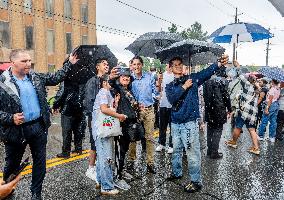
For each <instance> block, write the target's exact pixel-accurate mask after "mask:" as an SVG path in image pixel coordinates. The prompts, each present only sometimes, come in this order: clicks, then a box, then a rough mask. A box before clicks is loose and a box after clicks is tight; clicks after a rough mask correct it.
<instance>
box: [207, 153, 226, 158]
mask: <svg viewBox="0 0 284 200" xmlns="http://www.w3.org/2000/svg"><path fill="white" fill-rule="evenodd" d="M210 158H211V159H221V158H223V154H222V153H219V152H217V153H212V154H211V155H210Z"/></svg>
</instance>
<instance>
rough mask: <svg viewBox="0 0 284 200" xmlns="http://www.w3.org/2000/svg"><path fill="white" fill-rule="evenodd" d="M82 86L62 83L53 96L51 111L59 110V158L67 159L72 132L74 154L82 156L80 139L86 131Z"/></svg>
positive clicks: (67, 82) (68, 82)
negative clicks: (60, 140)
mask: <svg viewBox="0 0 284 200" xmlns="http://www.w3.org/2000/svg"><path fill="white" fill-rule="evenodd" d="M84 89H85V88H84V85H83V84H82V85H78V84H77V83H74V82H71V81H64V82H63V83H61V85H60V89H59V90H58V92H57V94H56V96H55V102H54V104H53V109H54V110H57V109H60V112H61V127H62V138H63V146H62V153H60V154H58V155H57V157H59V158H69V157H70V152H71V141H72V132H73V135H74V146H75V150H74V151H73V152H74V153H77V154H82V139H83V136H84V132H85V129H86V120H85V115H84V112H83V111H84V108H83V99H84Z"/></svg>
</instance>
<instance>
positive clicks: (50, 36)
mask: <svg viewBox="0 0 284 200" xmlns="http://www.w3.org/2000/svg"><path fill="white" fill-rule="evenodd" d="M47 52H48V53H54V31H53V30H47Z"/></svg>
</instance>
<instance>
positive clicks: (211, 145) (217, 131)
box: [207, 124, 223, 155]
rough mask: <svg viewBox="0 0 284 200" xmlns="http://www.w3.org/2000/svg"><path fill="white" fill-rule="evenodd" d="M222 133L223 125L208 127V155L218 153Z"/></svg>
mask: <svg viewBox="0 0 284 200" xmlns="http://www.w3.org/2000/svg"><path fill="white" fill-rule="evenodd" d="M222 131H223V125H222V126H219V127H212V126H210V125H209V124H208V125H207V155H211V154H217V153H218V149H219V143H220V139H221V135H222Z"/></svg>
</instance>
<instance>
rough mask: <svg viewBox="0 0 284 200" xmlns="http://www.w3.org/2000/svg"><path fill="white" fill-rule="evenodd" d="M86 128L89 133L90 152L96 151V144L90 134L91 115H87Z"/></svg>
mask: <svg viewBox="0 0 284 200" xmlns="http://www.w3.org/2000/svg"><path fill="white" fill-rule="evenodd" d="M88 128H89V133H90V144H91V150H93V151H96V144H95V140H94V138H93V134H92V115H88Z"/></svg>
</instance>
